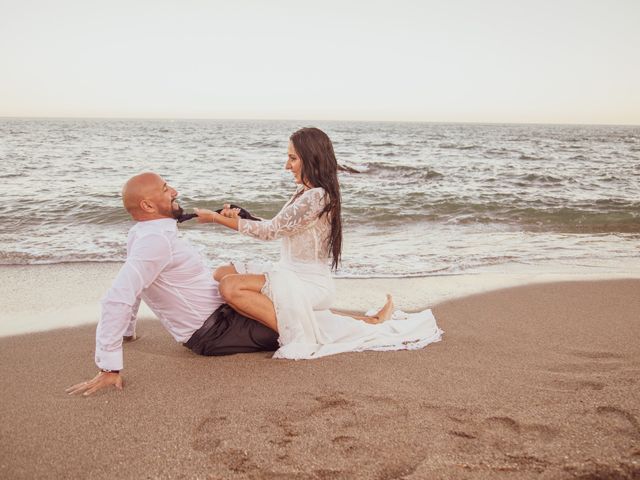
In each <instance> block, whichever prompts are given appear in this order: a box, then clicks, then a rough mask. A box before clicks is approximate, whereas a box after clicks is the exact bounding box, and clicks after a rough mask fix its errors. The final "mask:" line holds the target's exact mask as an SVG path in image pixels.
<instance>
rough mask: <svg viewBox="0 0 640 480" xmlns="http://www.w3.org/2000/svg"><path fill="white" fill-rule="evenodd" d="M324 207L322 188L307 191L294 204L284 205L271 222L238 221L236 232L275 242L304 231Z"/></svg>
mask: <svg viewBox="0 0 640 480" xmlns="http://www.w3.org/2000/svg"><path fill="white" fill-rule="evenodd" d="M324 206H325V192H324V189H323V188H312V189H310V190H307V191H306V192H305V193H303V194H302V196H301V197H300V198H299V199H297V200H296V201H295V202H293V203H290V204H288V205H285V207H284V208H283V209H282V210H280V212H279V213H278V214H277V215H276V216H275V217H273V218H272V219H271V220H262V221H260V222H256V221H252V220H245V219H240V220H239V222H238V231H239V232H240V233H242V234H244V235H248V236H250V237H254V238H259V239H261V240H275V239H277V238H280V237H287V236H290V235H293V234H294V233H296V232H299V231H300V230H304V229H305V228H306V227H307V226H308V225H309V224H311V223H312V222H314V221H315V220H316V219H317V218H318V216H319V215H320V212H322V209H323V208H324Z"/></svg>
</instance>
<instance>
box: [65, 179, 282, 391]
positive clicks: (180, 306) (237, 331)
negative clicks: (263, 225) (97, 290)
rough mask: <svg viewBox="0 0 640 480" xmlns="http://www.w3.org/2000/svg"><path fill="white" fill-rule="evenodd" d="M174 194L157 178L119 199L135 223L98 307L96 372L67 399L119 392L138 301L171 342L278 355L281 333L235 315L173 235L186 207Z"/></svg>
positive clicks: (204, 349)
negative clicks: (125, 347) (112, 388)
mask: <svg viewBox="0 0 640 480" xmlns="http://www.w3.org/2000/svg"><path fill="white" fill-rule="evenodd" d="M177 197H178V192H177V191H176V190H175V189H174V188H172V187H171V186H170V185H168V184H167V182H165V181H164V180H163V179H162V177H160V176H159V175H157V174H156V173H152V172H146V173H141V174H140V175H136V176H135V177H132V178H131V179H129V180H128V181H127V183H126V184H125V185H124V187H123V189H122V201H123V203H124V207H125V208H126V210H127V212H129V214H130V215H131V217H132V218H133V219H134V220H135V221H136V224H135V225H134V226H133V227H131V229H130V230H129V236H128V240H127V260H126V261H125V263H124V265H123V266H122V268H121V269H120V271H119V273H118V276H117V277H116V279H115V280H114V282H113V285H112V286H111V288H110V289H109V291H108V292H107V294H106V295H105V296H104V297H103V299H102V302H101V306H102V309H101V316H100V321H99V322H98V328H97V329H96V354H95V362H96V365H97V366H98V368H99V369H100V371H99V372H98V374H97V375H96V376H95V377H94V378H93V379H91V380H89V381H86V382H82V383H78V384H76V385H74V386H72V387H70V388H68V389H67V390H66V391H67V393H69V394H72V395H73V394H83V395H91V394H93V393H95V392H97V391H98V390H100V389H102V388H106V387H110V386H115V387H116V388H117V389H122V388H123V383H122V373H121V370H122V369H123V366H124V365H123V358H122V342H123V338H127V337H129V338H131V337H134V335H135V324H136V316H137V312H138V307H139V305H140V301H141V300H144V301H145V303H146V304H147V305H148V306H149V307H150V308H151V310H152V311H153V312H154V313H155V314H156V316H157V317H158V318H159V319H160V322H161V323H162V325H163V326H164V327H165V328H166V329H167V330H168V331H169V333H170V334H171V335H172V336H173V338H174V339H175V340H176V341H178V342H181V343H184V344H185V345H186V346H187V347H189V348H191V350H193V351H194V352H196V353H199V354H203V355H227V354H232V353H242V352H255V351H261V350H276V349H277V348H278V334H277V333H276V332H274V331H273V330H271V329H269V328H267V327H265V326H264V325H262V324H260V323H258V322H256V321H254V320H251V319H249V318H247V317H244V316H242V315H240V314H238V313H237V312H235V311H233V310H232V309H231V308H230V307H229V306H228V305H225V304H224V300H223V299H222V297H221V296H220V293H219V291H218V282H216V281H215V280H214V279H213V277H212V275H211V272H210V271H209V269H208V268H207V267H206V266H205V264H204V262H203V260H202V258H201V257H200V255H199V254H198V252H197V251H196V249H195V248H193V247H192V246H191V245H190V244H189V242H187V241H186V240H183V239H182V238H180V237H179V236H178V230H177V225H176V219H177V218H179V217H180V215H182V213H183V210H182V208H181V207H180V205H179V204H178V202H177Z"/></svg>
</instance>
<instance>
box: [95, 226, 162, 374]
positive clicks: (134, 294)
mask: <svg viewBox="0 0 640 480" xmlns="http://www.w3.org/2000/svg"><path fill="white" fill-rule="evenodd" d="M170 261H171V244H170V243H169V239H167V238H166V237H164V236H163V235H161V234H159V233H150V234H147V235H145V236H143V237H141V238H138V239H136V241H135V242H134V243H133V245H131V248H130V251H129V254H128V256H127V260H126V262H125V263H124V265H123V266H122V268H121V269H120V271H119V272H118V275H117V277H116V279H115V280H114V282H113V284H112V285H111V288H110V289H109V291H108V292H107V293H106V295H105V296H104V297H103V298H102V301H101V307H102V308H101V315H100V321H99V322H98V328H97V329H96V356H95V361H96V365H97V366H98V368H102V369H105V370H122V368H123V358H122V337H123V335H126V334H127V333H129V331H130V330H131V325H132V323H133V324H135V320H134V319H135V317H136V314H137V310H138V306H139V304H140V294H141V293H142V291H143V290H144V289H145V288H146V287H148V286H149V285H150V284H151V283H152V282H153V281H154V280H155V279H156V278H157V277H158V275H159V274H160V273H161V272H162V270H163V269H164V268H165V267H166V266H167V265H168V264H169V262H170Z"/></svg>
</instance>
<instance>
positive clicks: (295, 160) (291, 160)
mask: <svg viewBox="0 0 640 480" xmlns="http://www.w3.org/2000/svg"><path fill="white" fill-rule="evenodd" d="M284 168H286V169H287V170H291V173H293V178H294V179H295V181H296V183H297V184H301V183H302V176H301V172H302V160H300V157H299V156H298V154H297V153H296V149H295V148H293V143H291V142H289V148H288V149H287V164H286V165H285V167H284Z"/></svg>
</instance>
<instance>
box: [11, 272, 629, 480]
mask: <svg viewBox="0 0 640 480" xmlns="http://www.w3.org/2000/svg"><path fill="white" fill-rule="evenodd" d="M355 282H363V283H359V285H360V288H364V289H365V290H367V289H369V290H371V288H373V287H372V285H373V284H372V283H371V282H370V281H367V280H361V281H355ZM367 282H369V283H367ZM64 283H65V282H64V281H63V282H61V284H64ZM374 286H375V285H374ZM375 288H377V286H375ZM375 293H376V294H377V293H378V292H375ZM379 293H380V295H382V293H383V292H379ZM66 295H69V293H68V292H63V291H60V287H59V286H56V285H55V284H52V285H50V286H49V287H47V288H45V289H44V292H43V293H42V294H40V295H34V296H33V300H32V303H31V304H30V305H29V306H28V308H29V309H30V311H31V315H32V316H37V315H38V314H40V315H50V314H51V312H52V311H55V309H56V308H58V309H59V308H62V306H64V304H65V302H64V297H65V296H66ZM81 295H82V294H81ZM47 298H51V301H49V303H47V302H45V301H44V300H46V299H47ZM72 303H73V302H72ZM7 305H8V307H7V309H8V310H10V309H11V308H14V310H13V311H14V312H16V311H18V310H17V307H16V306H15V305H14V306H13V307H12V304H11V303H10V302H7ZM25 308H26V307H25ZM433 310H434V314H435V315H436V318H437V320H438V325H439V326H440V328H442V329H443V330H444V331H445V334H444V337H443V341H442V342H439V343H435V344H432V345H429V346H428V347H426V348H425V349H423V350H419V351H401V352H364V353H353V354H342V355H337V356H333V357H327V358H322V359H318V360H313V361H299V362H294V361H283V360H271V359H270V358H269V354H266V353H258V354H246V355H235V356H230V357H219V358H204V357H197V356H195V355H194V354H192V353H191V352H190V351H188V350H186V349H185V348H184V347H182V346H181V345H178V344H176V343H175V342H174V341H173V340H172V338H171V337H170V336H169V334H168V333H166V332H165V331H164V330H163V329H162V327H161V325H160V324H159V322H157V321H155V320H151V319H147V320H143V321H141V322H140V324H139V334H140V335H141V338H140V339H139V340H138V341H136V342H134V343H131V344H128V345H126V347H125V373H124V377H125V382H126V383H125V389H124V391H123V392H116V391H108V392H104V393H100V394H98V395H96V396H94V397H89V398H77V397H69V396H68V395H66V394H65V392H64V388H65V387H67V386H69V385H71V384H73V383H76V382H78V381H81V380H86V379H88V378H89V377H91V376H93V375H94V374H95V372H96V367H95V366H94V364H93V349H94V331H95V325H84V326H79V327H73V328H66V329H56V330H51V331H47V332H40V333H31V334H26V335H16V336H8V337H4V338H0V372H1V373H2V378H3V379H4V385H3V389H2V393H0V400H1V404H2V409H0V478H12V479H13V478H25V479H26V478H29V479H31V478H211V479H218V478H219V479H223V478H248V479H261V478H266V479H274V478H290V479H328V478H337V479H349V478H376V479H392V478H405V479H422V478H461V479H462V478H487V479H489V478H491V479H493V478H503V477H504V478H554V479H555V478H584V479H586V478H594V479H595V478H622V479H624V478H638V477H639V476H640V386H639V379H640V280H636V279H634V280H609V281H589V282H586V281H585V282H563V283H547V284H536V285H527V286H521V287H515V288H510V289H504V290H498V291H492V292H488V293H482V294H477V295H472V296H467V297H464V298H458V299H454V300H450V301H445V302H441V303H438V304H437V305H435V307H434V309H433Z"/></svg>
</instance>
